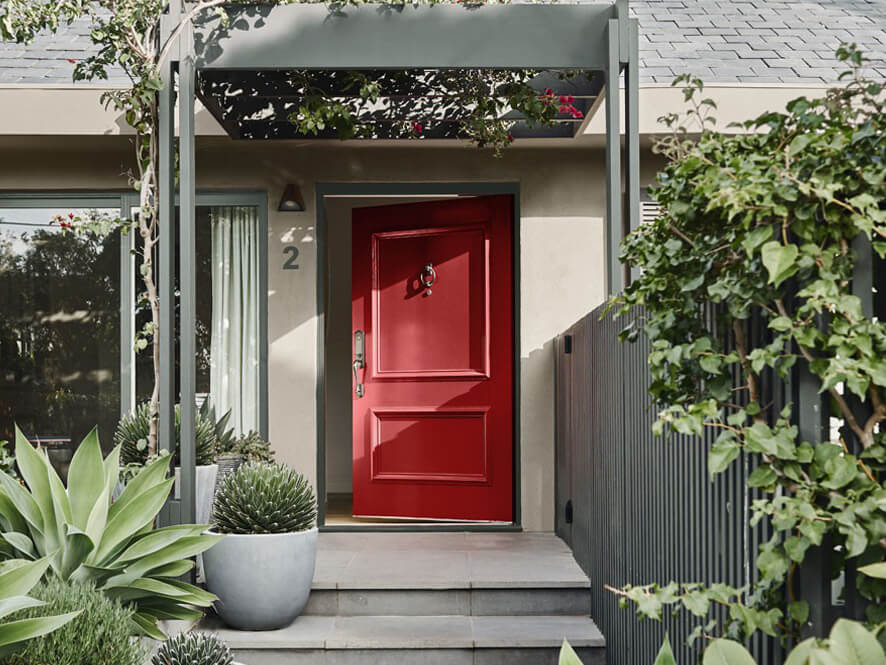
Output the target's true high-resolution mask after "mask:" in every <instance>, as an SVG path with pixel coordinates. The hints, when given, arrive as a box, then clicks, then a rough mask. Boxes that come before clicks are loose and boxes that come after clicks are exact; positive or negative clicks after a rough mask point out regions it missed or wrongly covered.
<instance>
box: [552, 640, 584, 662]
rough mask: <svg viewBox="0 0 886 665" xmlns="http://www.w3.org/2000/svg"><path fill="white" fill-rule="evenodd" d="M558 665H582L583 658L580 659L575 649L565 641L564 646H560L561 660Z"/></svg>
mask: <svg viewBox="0 0 886 665" xmlns="http://www.w3.org/2000/svg"><path fill="white" fill-rule="evenodd" d="M558 665H582V662H581V658H579V657H578V654H577V653H575V649H573V648H572V647H571V646H570V645H569V642H567V641H566V640H563V644H562V645H561V646H560V659H559V661H558Z"/></svg>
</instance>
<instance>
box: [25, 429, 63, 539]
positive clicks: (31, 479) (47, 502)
mask: <svg viewBox="0 0 886 665" xmlns="http://www.w3.org/2000/svg"><path fill="white" fill-rule="evenodd" d="M15 461H16V463H17V464H18V468H19V471H20V472H21V474H22V478H24V479H25V482H26V483H27V485H28V488H29V489H30V490H31V496H32V497H33V499H34V501H35V502H36V504H37V507H38V508H39V509H40V515H41V517H42V520H41V522H40V524H41V528H42V531H43V535H44V536H45V537H46V544H47V546H48V547H49V548H50V549H51V550H56V549H58V546H59V544H60V543H59V540H60V534H59V531H58V524H57V523H56V518H55V507H54V505H53V501H52V489H51V488H50V484H49V475H50V472H51V473H55V471H54V470H52V468H51V467H50V466H49V462H48V461H47V460H46V457H45V456H44V455H42V454H41V453H38V452H37V451H36V450H35V449H34V446H32V445H31V444H30V443H29V442H28V440H27V439H26V438H25V435H24V434H22V432H21V430H20V429H19V428H18V427H16V428H15ZM47 467H49V468H48V469H47Z"/></svg>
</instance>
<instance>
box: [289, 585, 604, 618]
mask: <svg viewBox="0 0 886 665" xmlns="http://www.w3.org/2000/svg"><path fill="white" fill-rule="evenodd" d="M304 613H305V614H306V615H312V616H372V615H381V616H385V615H403V616H446V615H471V616H508V615H510V616H520V615H571V616H581V615H584V616H587V615H589V614H590V613H591V594H590V589H588V588H587V587H584V586H580V587H553V588H511V589H498V588H494V589H488V588H471V589H420V588H419V589H416V588H412V589H314V590H313V591H312V592H311V596H310V598H309V600H308V606H307V607H306V608H305V611H304Z"/></svg>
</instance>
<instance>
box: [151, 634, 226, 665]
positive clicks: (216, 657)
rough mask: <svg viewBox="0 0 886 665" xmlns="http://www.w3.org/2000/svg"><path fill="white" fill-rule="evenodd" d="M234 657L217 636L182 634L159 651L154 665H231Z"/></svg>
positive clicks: (166, 643)
mask: <svg viewBox="0 0 886 665" xmlns="http://www.w3.org/2000/svg"><path fill="white" fill-rule="evenodd" d="M233 662H234V657H233V656H232V655H231V650H230V649H229V648H228V647H227V645H226V644H225V643H224V642H222V641H221V640H220V639H218V638H217V637H216V636H215V635H207V634H205V633H180V634H178V635H175V636H174V637H170V638H169V639H168V640H166V641H165V642H164V643H163V644H161V645H160V648H159V649H158V650H157V653H156V654H155V655H154V658H153V659H152V660H151V663H152V665H231V664H232V663H233Z"/></svg>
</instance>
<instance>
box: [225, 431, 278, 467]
mask: <svg viewBox="0 0 886 665" xmlns="http://www.w3.org/2000/svg"><path fill="white" fill-rule="evenodd" d="M231 452H234V453H237V454H239V455H241V456H242V457H243V459H244V460H245V461H247V462H271V461H273V460H274V451H273V450H271V444H270V443H268V442H267V441H266V440H265V439H263V438H262V437H261V435H260V434H259V433H258V432H248V433H247V434H243V435H242V436H239V437H237V439H236V440H235V441H234V445H233V447H232V449H231Z"/></svg>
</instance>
